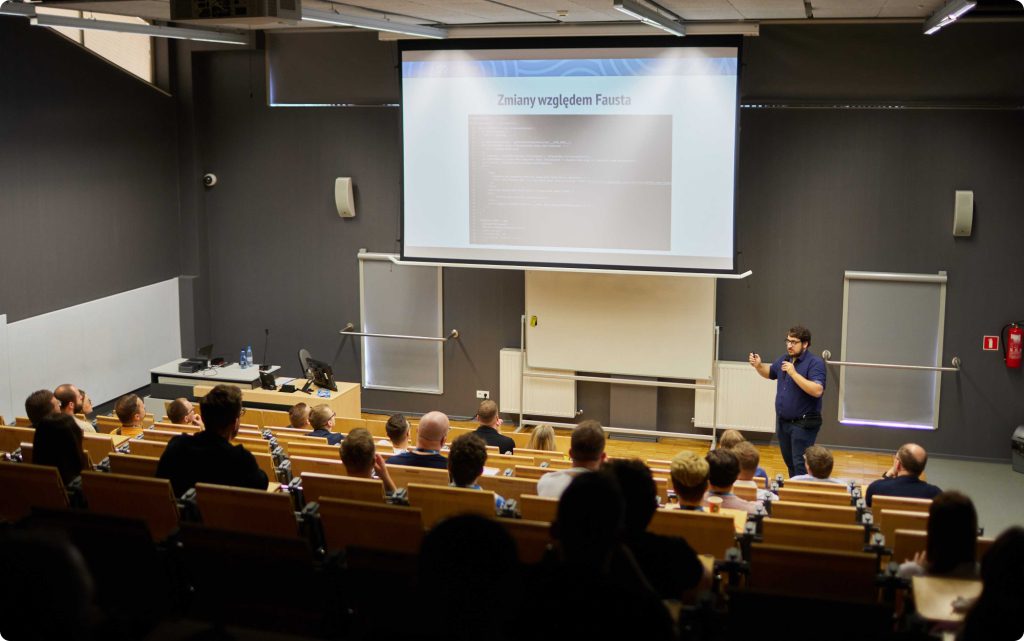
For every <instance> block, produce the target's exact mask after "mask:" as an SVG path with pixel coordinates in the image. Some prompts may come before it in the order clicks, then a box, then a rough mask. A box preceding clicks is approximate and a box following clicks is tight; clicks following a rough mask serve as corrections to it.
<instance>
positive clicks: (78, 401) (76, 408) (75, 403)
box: [53, 383, 96, 433]
mask: <svg viewBox="0 0 1024 641" xmlns="http://www.w3.org/2000/svg"><path fill="white" fill-rule="evenodd" d="M53 396H54V397H55V398H56V399H57V402H58V403H60V410H59V411H60V413H61V414H67V415H68V416H70V417H71V418H73V419H75V423H78V427H79V428H80V429H81V430H82V432H83V433H84V432H95V431H96V428H95V427H93V426H92V423H90V422H88V421H83V420H82V419H80V418H78V417H77V416H75V415H76V414H82V413H83V412H84V411H85V410H84V407H85V405H84V404H85V395H84V394H82V392H81V391H80V390H79V389H78V388H77V387H75V386H74V385H72V384H71V383H64V384H63V385H58V386H57V389H55V390H53Z"/></svg>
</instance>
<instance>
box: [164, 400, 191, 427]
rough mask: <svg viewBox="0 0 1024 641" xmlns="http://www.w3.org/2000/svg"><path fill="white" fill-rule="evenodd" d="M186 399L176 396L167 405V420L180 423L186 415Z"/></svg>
mask: <svg viewBox="0 0 1024 641" xmlns="http://www.w3.org/2000/svg"><path fill="white" fill-rule="evenodd" d="M186 403H188V400H187V399H184V398H176V399H174V400H173V401H171V403H170V404H169V405H168V406H167V420H169V421H170V422H172V423H178V424H180V423H181V422H182V421H184V420H185V417H186V416H188V405H186Z"/></svg>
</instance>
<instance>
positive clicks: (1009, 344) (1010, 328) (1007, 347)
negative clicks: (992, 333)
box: [999, 321, 1024, 369]
mask: <svg viewBox="0 0 1024 641" xmlns="http://www.w3.org/2000/svg"><path fill="white" fill-rule="evenodd" d="M1022 323H1024V322H1022V321H1017V322H1014V323H1010V324H1009V325H1006V326H1005V327H1003V331H1002V332H999V333H1000V334H1002V333H1004V332H1005V333H1006V340H1005V341H1004V342H1003V360H1005V361H1006V366H1007V367H1009V368H1012V369H1017V368H1019V367H1020V361H1021V348H1022V347H1024V329H1021V324H1022Z"/></svg>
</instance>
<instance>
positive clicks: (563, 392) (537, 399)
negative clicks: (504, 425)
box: [498, 348, 576, 418]
mask: <svg viewBox="0 0 1024 641" xmlns="http://www.w3.org/2000/svg"><path fill="white" fill-rule="evenodd" d="M499 360H500V365H501V377H500V390H499V393H498V407H499V408H500V410H501V411H502V412H507V413H509V414H518V413H519V382H520V380H521V379H520V371H521V370H520V367H521V365H522V356H521V353H520V351H519V350H518V349H515V348H505V349H502V350H501V352H500V359H499ZM528 371H529V372H535V373H544V374H569V375H573V374H575V372H571V371H565V370H553V369H536V368H530V369H529V370H528ZM523 401H524V404H525V405H526V411H525V412H524V414H532V415H538V416H564V417H566V418H575V416H576V381H557V380H550V379H543V378H527V379H526V393H525V394H524V395H523Z"/></svg>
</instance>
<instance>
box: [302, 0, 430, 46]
mask: <svg viewBox="0 0 1024 641" xmlns="http://www.w3.org/2000/svg"><path fill="white" fill-rule="evenodd" d="M302 19H303V20H304V21H309V22H323V23H325V24H334V25H339V26H343V27H359V28H360V29H372V30H374V31H389V32H391V33H402V34H405V35H409V36H419V37H421V38H436V39H438V40H441V39H444V38H447V37H448V30H447V29H439V28H437V27H425V26H423V25H418V24H406V23H404V22H392V21H390V20H377V19H375V18H364V17H362V16H353V15H348V14H344V13H334V12H333V11H317V10H315V9H306V8H303V9H302Z"/></svg>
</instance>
